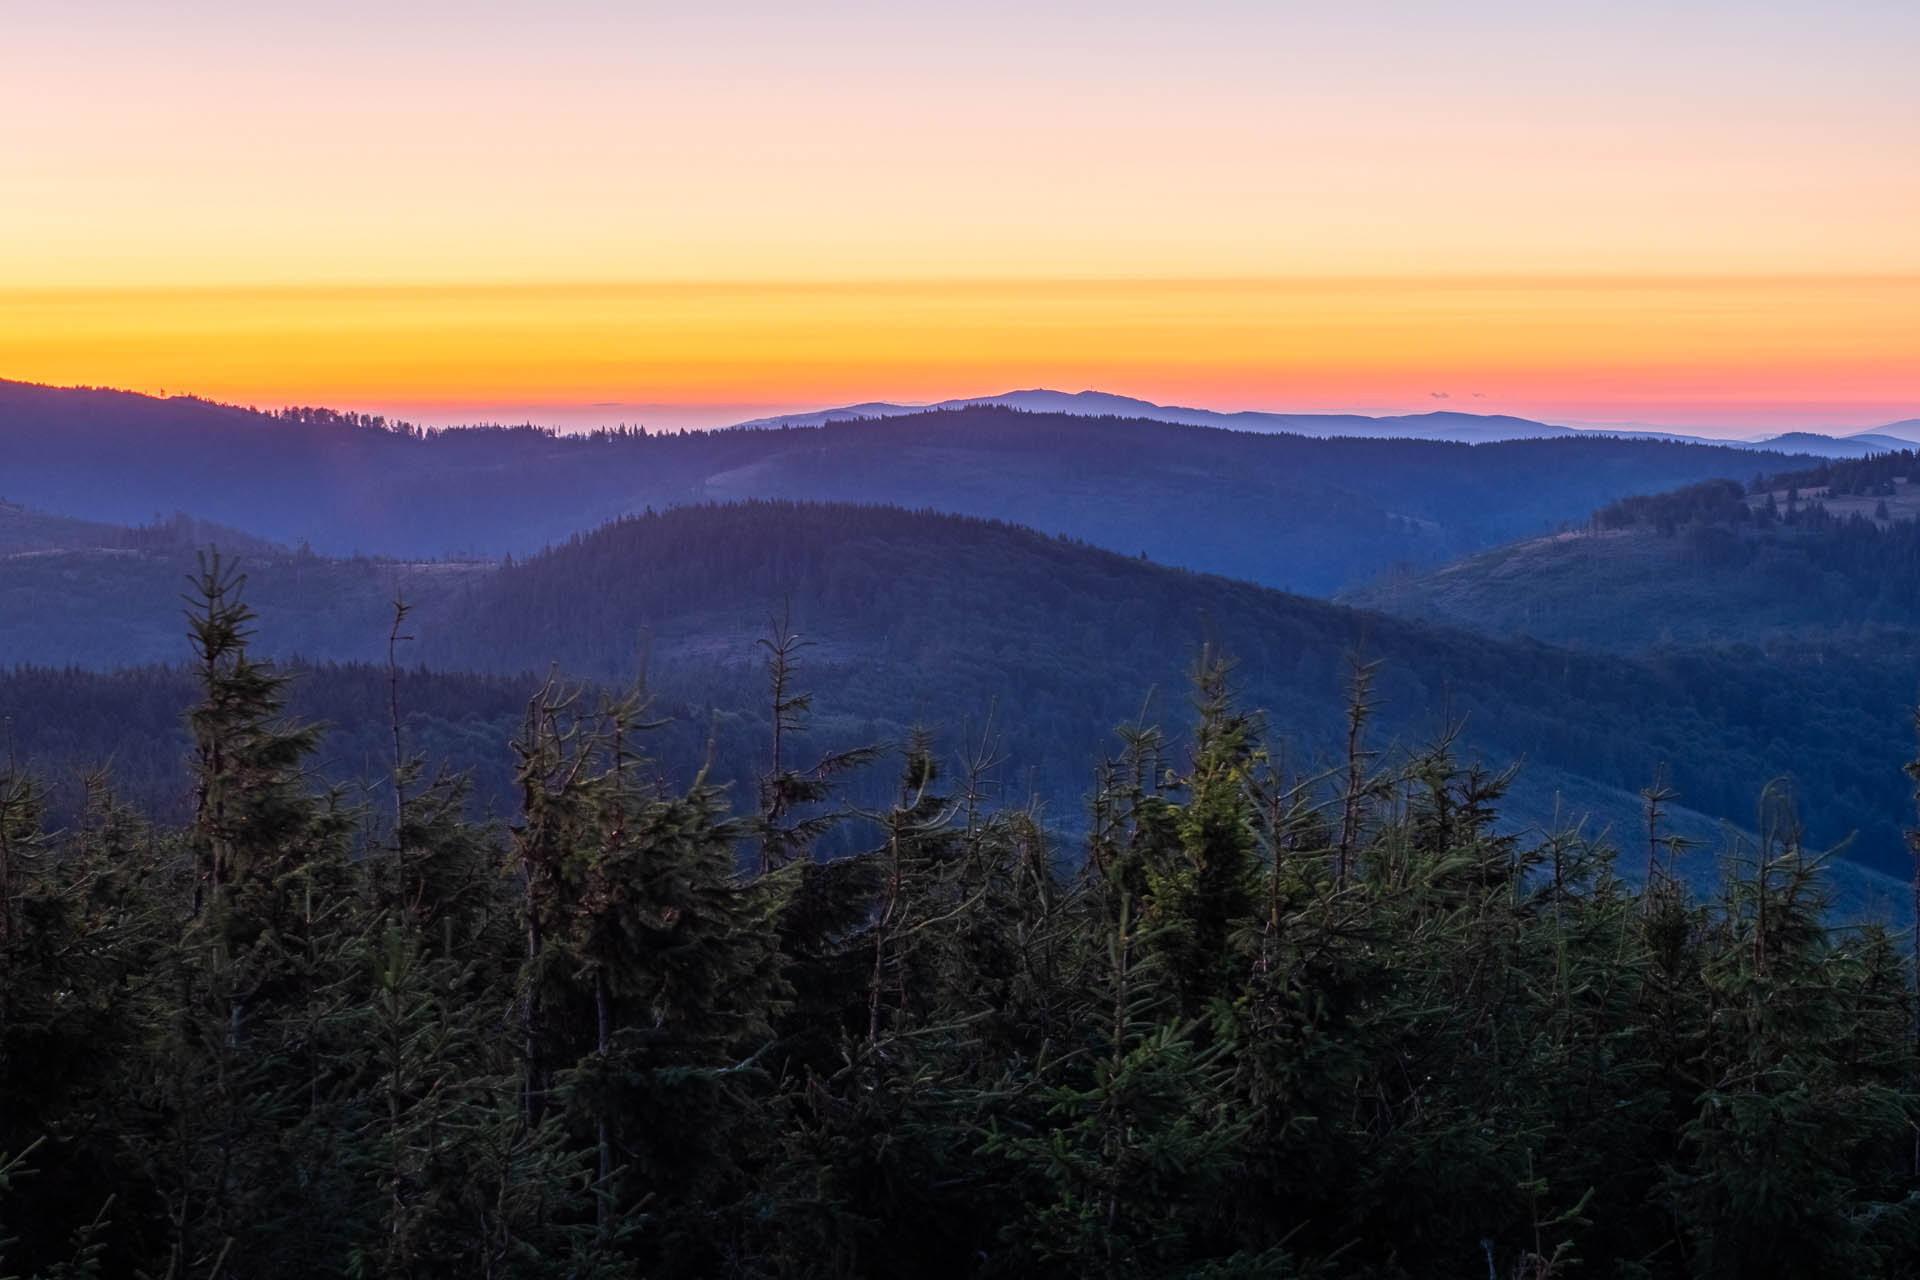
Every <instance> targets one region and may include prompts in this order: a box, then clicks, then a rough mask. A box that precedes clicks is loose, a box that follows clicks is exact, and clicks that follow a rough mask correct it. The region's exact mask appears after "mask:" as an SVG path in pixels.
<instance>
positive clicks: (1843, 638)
mask: <svg viewBox="0 0 1920 1280" xmlns="http://www.w3.org/2000/svg"><path fill="white" fill-rule="evenodd" d="M1916 475H1920V456H1917V455H1916V453H1915V452H1914V451H1912V450H1902V451H1898V452H1893V453H1886V454H1881V455H1878V456H1876V457H1873V458H1868V459H1861V460H1845V461H1836V462H1833V463H1831V464H1825V465H1822V466H1819V467H1815V468H1808V469H1803V470H1798V471H1791V472H1785V473H1781V474H1778V475H1773V476H1760V477H1755V478H1754V479H1753V480H1752V481H1750V482H1749V483H1748V484H1746V485H1741V484H1739V483H1736V482H1732V481H1714V482H1707V483H1703V484H1700V485H1695V486H1691V487H1689V488H1685V489H1681V490H1676V491H1674V492H1671V493H1665V494H1656V495H1650V496H1646V497H1637V498H1631V499H1627V500H1624V501H1621V502H1618V503H1614V504H1611V505H1610V506H1608V507H1605V508H1603V509H1601V510H1600V511H1598V512H1596V513H1595V515H1594V519H1593V521H1592V524H1591V526H1590V527H1589V528H1588V529H1585V530H1581V531H1578V532H1567V533H1561V534H1557V535H1554V536H1551V537H1547V538H1539V539H1532V540H1528V541H1524V542H1520V543H1515V544H1511V545H1509V546H1505V547H1500V548H1497V549H1495V550H1492V551H1488V552H1484V553H1481V554H1479V555H1476V556H1471V557H1468V558H1466V559H1464V560H1462V561H1459V562H1457V563H1455V564H1452V565H1449V566H1446V567H1444V568H1442V569H1438V570H1434V571H1431V572H1426V573H1400V574H1392V575H1388V576H1387V577H1385V578H1383V579H1382V580H1380V581H1378V582H1376V583H1374V584H1371V585H1370V586H1367V587H1364V588H1360V589H1357V590H1354V591H1350V592H1347V593H1344V594H1343V596H1342V597H1341V598H1342V599H1345V600H1347V601H1349V602H1351V603H1353V604H1356V605H1361V606H1364V607H1369V608H1377V609H1383V610H1386V611H1388V612H1391V613H1396V614H1399V615H1401V616H1404V617H1410V618H1421V619H1426V620H1429V621H1439V622H1445V623H1448V624H1450V625H1456V626H1465V627H1472V628H1475V629H1479V630H1483V631H1486V632H1487V633H1489V634H1493V635H1502V636H1512V635H1527V636H1533V637H1535V638H1537V639H1540V640H1543V641H1546V642H1549V643H1553V644H1562V645H1570V646H1575V647H1586V648H1600V649H1608V650H1611V651H1614V652H1621V653H1634V652H1639V651H1642V650H1646V649H1649V648H1653V647H1656V646H1696V645H1728V644H1753V645H1762V646H1766V645H1782V644H1784V645H1788V646H1792V645H1794V644H1798V643H1801V642H1817V643H1821V644H1826V645H1839V646H1843V647H1846V648H1850V649H1854V650H1859V651H1861V652H1863V653H1865V654H1868V655H1873V656H1878V657H1887V656H1891V655H1893V654H1895V653H1900V652H1906V653H1913V652H1914V651H1916V649H1920V642H1917V641H1916V638H1915V636H1916V633H1917V632H1920V484H1917V483H1916V482H1915V477H1916Z"/></svg>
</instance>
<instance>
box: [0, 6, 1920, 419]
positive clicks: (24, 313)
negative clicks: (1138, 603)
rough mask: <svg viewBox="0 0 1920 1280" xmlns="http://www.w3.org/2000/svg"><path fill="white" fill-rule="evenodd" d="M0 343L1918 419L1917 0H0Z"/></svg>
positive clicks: (905, 390)
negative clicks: (668, 0)
mask: <svg viewBox="0 0 1920 1280" xmlns="http://www.w3.org/2000/svg"><path fill="white" fill-rule="evenodd" d="M0 23H4V27H5V30H6V32H7V39H6V47H5V49H4V51H0V69H3V70H4V74H0V120H4V121H5V122H6V123H5V125H4V128H0V377H9V378H21V379H28V380H33V381H42V382H54V383H62V384H91V385H111V386H123V387H130V388H133V389H136V390H142V391H149V392H159V391H162V390H165V391H169V392H175V393H179V392H191V393H195V394H200V395H205V396H209V397H212V398H215V399H221V400H227V401H232V402H237V403H251V404H259V405H262V406H274V405H280V404H290V403H309V404H310V403H320V404H330V405H334V406H337V407H344V408H358V409H366V410H374V411H382V412H392V413H399V414H401V415H403V416H411V417H414V418H416V419H419V420H425V421H451V420H466V419H474V418H488V417H516V416H521V415H525V416H532V417H535V418H536V419H540V418H543V417H545V418H552V419H554V420H565V421H566V422H568V423H570V424H579V423H583V422H587V421H594V420H605V421H629V422H631V421H645V422H648V423H649V424H652V425H668V426H671V425H678V424H683V423H694V424H700V425H706V424H711V423H713V422H718V421H728V420H732V419H734V418H739V417H747V416H757V415H758V414H761V413H764V412H768V411H772V410H777V409H786V408H802V407H817V406H821V405H830V404H839V403H847V402H854V401H862V400H873V399H891V400H903V401H917V400H936V399H943V398H947V397H951V396H961V395H978V394H990V393H994V392H999V391H1006V390H1010V389H1013V388H1016V387H1031V386H1052V387H1058V388H1061V389H1065V390H1080V389H1082V388H1087V387H1092V388H1098V389H1101V390H1107V391H1113V392H1118V393H1122V394H1129V395H1138V396H1142V397H1144V398H1148V399H1153V400H1158V401H1162V402H1173V403H1183V404H1194V405H1204V406H1207V407H1216V408H1223V409H1236V408H1264V409H1272V410H1282V411H1286V410H1295V411H1312V410H1357V411H1375V412H1408V411H1418V410H1421V409H1427V408H1437V407H1447V408H1459V409H1468V410H1470V411H1477V412H1508V413H1521V414H1525V415H1528V416H1534V417H1542V418H1548V419H1551V420H1554V421H1565V422H1595V423H1626V422H1635V423H1654V424H1666V425H1678V426H1685V427H1689V428H1693V429H1697V430H1703V431H1708V432H1725V433H1730V434H1741V433H1749V432H1756V431H1764V430H1779V429H1786V428H1789V427H1794V426H1820V427H1829V428H1831V427H1851V428H1854V429H1858V428H1862V427H1867V426H1871V425H1874V424H1876V423H1880V422H1886V421H1890V420H1893V419H1896V418H1907V417H1914V416H1920V233H1917V232H1916V230H1915V229H1916V228H1917V227H1920V78H1916V77H1914V76H1913V75H1912V73H1911V67H1912V64H1913V60H1914V58H1915V56H1916V55H1920V5H1914V4H1912V3H1911V0H1899V2H1897V3H1895V2H1892V0H1852V2H1851V3H1847V4H1844V5H1834V4H1831V3H1825V4H1815V3H1799V2H1780V0H1773V2H1769V0H1750V2H1748V3H1742V4H1732V3H1727V4H1722V3H1684V2H1681V3H1668V4H1662V5H1652V4H1636V3H1620V2H1618V0H1616V2H1614V3H1607V4H1571V3H1552V2H1548V0H1533V2H1532V3H1527V4H1517V3H1516V4H1509V3H1498V2H1494V0H1457V2H1456V3H1452V4H1448V5H1437V4H1421V5H1414V4H1397V3H1376V2H1370V0H1350V2H1348V3H1341V4H1337V5H1336V4H1315V5H1300V4H1287V3H1276V2H1275V0H1263V2H1260V3H1244V2H1241V0H1186V2H1185V3H1181V4H1177V5H1176V4H1171V3H1166V4H1144V3H1135V2H1133V0H1100V2H1098V3H1095V2H1093V0H1062V2H1059V3H1053V4H1046V5H1035V4H1004V3H999V2H998V0H974V2H971V3H966V4H942V5H929V4H916V3H912V2H911V0H893V2H891V3H884V4H881V3H874V4H867V3H834V4H823V3H807V2H806V0H793V2H789V3H783V4H778V5H775V4H740V3H730V2H729V0H712V2H709V3H703V4H700V5H687V4H684V3H676V4H654V3H644V2H643V3H618V4H616V3H599V2H595V0H545V2H544V3H540V4H506V3H486V2H484V0H480V2H474V0H469V2H467V3H461V4H451V3H444V4H443V3H404V2H398V0H385V2H383V3H365V2H363V0H338V2H336V3H332V4H329V5H326V6H319V5H311V4H300V5H294V4H288V3H280V2H277V0H249V2H248V3H244V4H241V3H227V2H225V0H220V2H217V3H195V2H194V0H185V2H183V3H177V4H171V5H167V6H156V5H152V4H150V3H102V2H99V0H63V2H61V3H52V2H49V0H0Z"/></svg>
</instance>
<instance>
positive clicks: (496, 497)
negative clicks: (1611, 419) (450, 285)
mask: <svg viewBox="0 0 1920 1280" xmlns="http://www.w3.org/2000/svg"><path fill="white" fill-rule="evenodd" d="M0 451H4V456H6V458H7V468H6V471H5V473H4V476H3V477H0V494H4V496H5V497H6V498H8V499H10V500H12V501H14V502H24V503H28V504H30V505H32V506H34V507H36V508H38V509H41V510H43V511H47V512H53V513H58V514H61V515H65V516H69V517H74V518H78V519H82V520H87V521H94V522H102V523H110V524H122V525H124V524H135V523H139V522H142V521H146V520H149V519H150V518H152V517H153V515H154V513H156V512H168V511H175V510H184V511H191V512H193V513H195V515H197V516H199V517H201V518H204V519H207V520H212V521H217V522H220V523H223V524H227V525H231V526H234V527H237V528H244V529H247V530H250V531H252V532H253V533H255V534H257V535H260V536H262V537H265V538H268V539H271V540H273V541H276V542H281V543H285V544H287V545H289V546H297V545H300V544H303V543H304V544H306V545H308V546H311V547H312V548H313V549H314V550H315V551H318V552H322V553H326V554H332V555H353V554H361V553H364V554H371V555H384V556H391V557H396V558H400V559H408V560H419V559H422V558H447V557H457V556H466V555H473V556H484V557H492V556H499V555H502V554H508V553H511V554H513V555H520V556H524V555H526V554H529V553H531V552H533V551H536V550H538V549H539V548H541V547H543V546H546V545H548V544H550V543H555V542H559V541H563V540H565V539H566V538H567V537H569V536H570V535H572V534H574V533H577V532H580V531H582V530H584V529H589V528H592V527H594V526H595V525H598V524H600V523H602V522H604V521H606V520H609V519H613V518H616V517H619V516H622V515H628V514H633V513H636V512H640V511H644V510H646V509H648V508H650V507H651V508H655V509H659V508H664V507H669V506H677V505H683V504H688V503H699V502H704V501H709V500H714V499H721V500H725V499H732V498H749V497H769V498H794V499H804V500H813V501H862V502H884V503H893V504H897V505H901V506H908V507H915V508H920V507H925V508H932V509H936V510H944V511H953V512H958V513H962V514H968V515H977V516H984V517H990V518H996V519H1004V520H1010V521H1014V522H1017V523H1021V524H1027V525H1031V526H1033V527H1036V528H1039V529H1041V530H1043V531H1044V532H1048V533H1060V534H1066V535H1069V536H1072V537H1076V538H1080V539H1082V540H1085V541H1088V542H1092V543H1095V544H1096V545H1100V546H1105V547H1108V548H1110V549H1112V550H1116V551H1120V552H1122V553H1124V554H1128V555H1135V554H1139V553H1142V552H1144V553H1145V554H1147V555H1148V556H1150V557H1151V558H1153V559H1156V560H1159V561H1161V562H1163V563H1167V564H1175V565H1181V566H1185V567H1189V568H1194V569H1198V570H1203V571H1206V572H1212V573H1222V574H1227V575H1230V576H1233V577H1239V578H1245V579H1248V580H1251V581H1257V582H1261V583H1263V584H1266V585H1268V586H1275V587H1281V588H1287V589H1292V590H1297V591H1302V592H1307V593H1310V594H1330V593H1332V592H1333V591H1335V590H1338V589H1339V588H1341V587H1343V586H1348V585H1352V584H1354V583H1356V582H1360V581H1364V580H1366V579H1368V578H1371V577H1373V576H1375V575H1376V574H1378V573H1379V572H1381V571H1382V570H1384V569H1386V568H1388V567H1389V566H1392V565H1394V564H1397V563H1402V562H1405V563H1410V564H1416V565H1423V564H1436V563H1441V562H1444V561H1447V560H1450V559H1453V558H1456V557H1458V556H1461V555H1464V554H1468V553H1470V552H1473V551H1476V550H1480V549H1483V548H1486V547H1489V546H1494V545H1497V544H1499V543H1502V542H1505V541H1508V540H1511V539H1513V538H1517V537H1524V536H1529V535H1534V534H1538V533H1542V532H1545V531H1549V530H1552V529H1554V528H1556V527H1558V526H1560V525H1562V524H1565V523H1567V522H1576V521H1584V520H1585V519H1586V517H1587V515H1588V513H1589V512H1590V511H1592V510H1593V508H1594V507H1596V506H1599V505H1602V504H1604V503H1607V502H1611V501H1614V500H1616V499H1618V498H1622V497H1625V496H1628V495H1631V494H1637V493H1652V492H1658V491H1661V490H1666V489H1672V488H1675V487H1677V486H1680V485H1684V484H1691V483H1694V482H1697V481H1700V480H1703V479H1707V478H1709V477H1735V478H1744V477H1746V476H1749V475H1751V474H1752V473H1753V471H1754V470H1755V469H1756V467H1760V468H1762V469H1779V468H1780V467H1783V466H1785V465H1788V460H1787V459H1786V458H1785V457H1778V456H1771V457H1770V456H1769V455H1756V454H1755V453H1754V452H1752V451H1750V450H1741V449H1734V448H1724V447H1717V446H1706V445H1689V444H1676V443H1671V442H1656V441H1643V440H1616V439H1596V438H1589V437H1579V438H1562V439H1552V440H1519V441H1510V442H1502V443H1493V444H1485V445H1477V446H1470V445H1464V444H1454V443H1446V442H1441V441H1432V440H1425V441H1420V440H1377V439H1313V438H1307V437H1304V436H1296V435H1273V434H1267V435H1261V434H1254V433H1250V432H1242V431H1223V430H1218V429H1213V428H1209V427H1197V426H1184V425H1178V424H1170V423H1166V422H1154V421H1148V420H1144V419H1138V418H1118V417H1089V416H1084V415H1079V414H1064V413H1047V414H1042V413H1022V412H1018V411H1016V410H1013V409H1009V408H1003V407H984V408H964V409H956V410H952V411H943V412H924V413H916V414H910V415H905V416H902V417H898V418H893V419H889V420H886V421H865V422H844V423H833V424H829V425H827V426H824V427H819V428H806V429H786V430H779V429H774V430H736V431H719V432H709V433H704V434H689V433H677V434H659V435H649V434H642V433H637V432H628V433H620V432H616V433H600V434H594V435H589V436H560V437H557V436H554V435H552V434H550V433H546V432H542V431H538V430H534V429H531V428H512V429H508V428H492V429H471V430H454V431H444V432H430V433H429V432H419V431H414V430H410V429H395V428H393V427H392V426H390V425H388V424H384V423H381V422H379V421H377V420H374V421H369V420H365V419H361V418H358V417H356V416H353V415H340V414H333V413H328V412H326V411H321V410H301V411H289V412H287V413H284V414H278V415H267V414H259V413H253V412H251V411H249V410H243V409H236V408H231V407H228V406H221V405H213V404H208V403H206V402H204V401H198V400H191V399H186V398H181V397H176V398H173V399H168V400H156V399H152V398H150V397H144V396H136V395H131V394H128V393H124V392H111V391H91V390H70V389H53V388H45V387H33V386H27V385H24V384H19V383H0Z"/></svg>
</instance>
